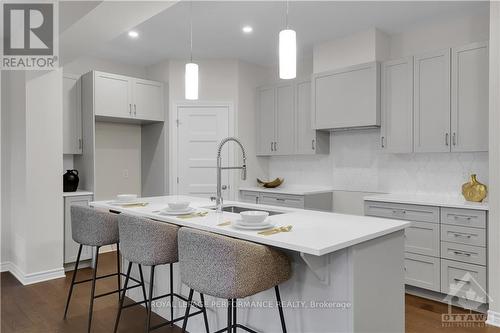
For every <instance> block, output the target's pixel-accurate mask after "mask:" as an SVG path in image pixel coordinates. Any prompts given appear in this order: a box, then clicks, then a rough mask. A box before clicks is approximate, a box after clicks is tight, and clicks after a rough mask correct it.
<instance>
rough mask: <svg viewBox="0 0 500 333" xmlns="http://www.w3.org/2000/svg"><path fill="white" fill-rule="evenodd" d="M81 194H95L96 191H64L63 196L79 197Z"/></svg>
mask: <svg viewBox="0 0 500 333" xmlns="http://www.w3.org/2000/svg"><path fill="white" fill-rule="evenodd" d="M80 195H94V193H93V192H90V191H85V190H76V191H75V192H63V197H77V196H80Z"/></svg>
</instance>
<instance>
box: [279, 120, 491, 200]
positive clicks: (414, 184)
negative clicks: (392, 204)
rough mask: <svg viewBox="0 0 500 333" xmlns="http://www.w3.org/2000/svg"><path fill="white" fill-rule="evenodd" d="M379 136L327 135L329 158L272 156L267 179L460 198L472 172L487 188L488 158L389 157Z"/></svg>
mask: <svg viewBox="0 0 500 333" xmlns="http://www.w3.org/2000/svg"><path fill="white" fill-rule="evenodd" d="M379 143H380V131H379V130H377V129H373V130H353V131H344V132H333V133H331V134H330V154H329V155H323V156H280V157H278V156H276V157H271V158H270V160H269V177H270V178H274V177H284V178H285V179H286V182H287V183H289V184H300V185H323V186H332V187H333V188H334V189H335V190H345V191H360V192H390V193H432V194H457V195H459V194H460V191H461V190H460V186H461V184H462V183H464V182H465V181H467V180H468V177H469V175H470V174H471V173H476V174H477V175H478V179H479V180H480V181H481V182H483V183H485V184H488V153H487V152H479V153H418V154H389V153H386V152H383V151H382V150H381V149H380V145H379Z"/></svg>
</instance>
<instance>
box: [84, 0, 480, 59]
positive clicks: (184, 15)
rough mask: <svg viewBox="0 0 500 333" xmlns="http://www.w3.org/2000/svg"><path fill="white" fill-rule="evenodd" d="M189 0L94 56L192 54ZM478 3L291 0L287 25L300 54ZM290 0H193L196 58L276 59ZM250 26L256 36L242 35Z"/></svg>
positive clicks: (463, 11) (470, 10) (465, 10)
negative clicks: (326, 43) (319, 45)
mask: <svg viewBox="0 0 500 333" xmlns="http://www.w3.org/2000/svg"><path fill="white" fill-rule="evenodd" d="M189 6H190V4H189V2H187V1H182V2H180V3H178V4H176V5H174V6H172V7H170V8H169V9H167V10H165V11H163V12H161V13H160V14H158V15H156V16H154V17H152V18H151V19H149V20H147V21H145V22H143V23H142V24H140V25H138V26H137V27H136V28H135V30H137V31H138V32H139V34H140V37H139V38H137V39H130V38H129V37H128V36H127V33H126V32H124V33H123V34H122V35H121V36H119V37H118V38H116V39H115V40H113V41H111V42H109V43H108V44H106V45H105V46H104V47H102V48H100V49H99V50H98V51H97V52H94V53H93V55H95V56H98V57H104V58H111V59H116V60H118V61H121V62H125V63H131V64H136V65H150V64H154V63H157V62H159V61H161V60H164V59H187V58H188V57H189ZM488 8H489V4H488V2H480V1H470V2H464V1H443V2H438V1H411V2H410V1H399V2H394V1H393V2H391V1H385V2H379V1H364V2H357V1H343V2H339V1H337V2H334V1H300V2H299V1H291V2H290V16H289V22H290V26H291V27H292V28H293V29H295V30H296V31H297V43H298V56H299V57H307V56H309V55H310V54H311V51H312V45H313V44H314V43H317V42H321V41H326V40H331V39H335V38H339V37H343V36H347V35H349V34H352V33H355V32H358V31H363V30H366V29H369V28H371V27H377V28H379V29H381V30H382V31H385V32H386V33H389V34H395V33H400V32H402V31H405V30H407V29H409V28H410V27H411V26H414V25H416V24H421V23H425V22H430V21H436V20H441V19H449V18H452V17H458V16H464V15H469V14H474V13H478V12H483V13H487V12H488ZM284 13H285V2H280V1H276V2H274V1H251V2H250V1H245V2H242V1H202V2H193V30H194V31H193V36H194V37H193V38H194V42H193V43H194V46H193V48H194V49H193V58H194V59H196V58H199V59H210V58H236V59H242V60H246V61H248V62H252V63H256V64H261V65H267V66H268V65H272V64H275V63H276V59H277V45H278V43H277V36H278V32H279V30H280V29H282V28H283V26H284V24H285V23H284V22H285V16H284ZM246 24H248V25H251V26H252V27H253V29H254V31H253V33H252V34H251V35H244V34H243V33H242V32H241V28H242V26H243V25H246Z"/></svg>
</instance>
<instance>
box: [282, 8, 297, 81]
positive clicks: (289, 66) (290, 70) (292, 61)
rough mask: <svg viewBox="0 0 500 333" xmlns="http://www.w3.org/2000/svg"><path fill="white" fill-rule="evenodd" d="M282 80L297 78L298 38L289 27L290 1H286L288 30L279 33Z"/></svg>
mask: <svg viewBox="0 0 500 333" xmlns="http://www.w3.org/2000/svg"><path fill="white" fill-rule="evenodd" d="M279 75H280V79H285V80H288V79H295V77H296V76H297V37H296V33H295V30H292V29H290V27H289V26H288V0H287V1H286V28H285V29H284V30H281V31H280V33H279Z"/></svg>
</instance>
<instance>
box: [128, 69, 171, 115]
mask: <svg viewBox="0 0 500 333" xmlns="http://www.w3.org/2000/svg"><path fill="white" fill-rule="evenodd" d="M132 86H133V97H134V98H133V103H132V104H133V109H132V110H133V114H134V117H135V118H138V119H142V120H158V121H161V120H163V119H165V111H164V107H163V84H162V83H161V82H155V81H149V80H142V79H133V83H132Z"/></svg>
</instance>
